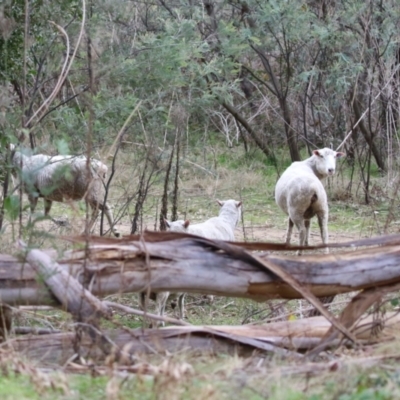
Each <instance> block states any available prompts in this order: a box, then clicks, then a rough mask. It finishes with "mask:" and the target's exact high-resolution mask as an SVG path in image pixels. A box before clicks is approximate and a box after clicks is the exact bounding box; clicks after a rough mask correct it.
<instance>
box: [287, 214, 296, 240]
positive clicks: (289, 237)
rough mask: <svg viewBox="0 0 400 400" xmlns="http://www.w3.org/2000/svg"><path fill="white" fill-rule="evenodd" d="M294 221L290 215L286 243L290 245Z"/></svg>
mask: <svg viewBox="0 0 400 400" xmlns="http://www.w3.org/2000/svg"><path fill="white" fill-rule="evenodd" d="M293 225H294V223H293V221H292V219H291V218H290V217H289V222H288V228H287V232H286V244H287V245H289V244H290V239H291V237H292V231H293Z"/></svg>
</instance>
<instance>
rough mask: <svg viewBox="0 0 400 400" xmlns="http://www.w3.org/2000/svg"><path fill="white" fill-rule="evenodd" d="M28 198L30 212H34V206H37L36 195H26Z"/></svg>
mask: <svg viewBox="0 0 400 400" xmlns="http://www.w3.org/2000/svg"><path fill="white" fill-rule="evenodd" d="M28 199H29V206H30V209H31V214H33V213H34V212H35V208H36V206H37V202H38V197H37V196H32V195H28Z"/></svg>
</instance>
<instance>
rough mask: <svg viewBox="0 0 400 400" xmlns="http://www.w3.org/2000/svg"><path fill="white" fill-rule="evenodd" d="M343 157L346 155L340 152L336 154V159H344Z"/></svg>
mask: <svg viewBox="0 0 400 400" xmlns="http://www.w3.org/2000/svg"><path fill="white" fill-rule="evenodd" d="M345 155H346V153H343V152H341V151H337V152H336V158H341V157H344V156H345Z"/></svg>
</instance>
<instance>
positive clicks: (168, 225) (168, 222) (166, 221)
mask: <svg viewBox="0 0 400 400" xmlns="http://www.w3.org/2000/svg"><path fill="white" fill-rule="evenodd" d="M164 222H165V225H167V228H171V222H170V221H168V220H167V219H166V218H164Z"/></svg>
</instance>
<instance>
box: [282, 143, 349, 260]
mask: <svg viewBox="0 0 400 400" xmlns="http://www.w3.org/2000/svg"><path fill="white" fill-rule="evenodd" d="M344 155H345V154H344V153H341V152H336V151H334V150H331V149H328V148H324V149H321V150H314V151H313V155H312V156H311V157H310V158H307V159H306V160H304V161H297V162H294V163H292V165H290V167H288V168H287V169H286V171H285V172H284V173H283V174H282V176H281V177H280V178H279V180H278V182H277V184H276V187H275V201H276V203H277V204H278V206H279V207H280V208H281V209H282V210H283V211H284V212H285V213H286V214H287V215H288V216H289V224H288V230H287V235H286V244H290V238H291V235H292V230H293V225H296V227H297V229H298V230H299V234H300V246H308V238H309V233H310V219H311V218H312V217H314V216H315V215H316V216H317V218H318V224H319V227H320V230H321V237H322V242H323V243H324V244H327V243H328V240H329V239H328V214H329V208H328V200H327V196H326V192H325V189H324V186H323V185H322V183H321V180H322V179H324V178H326V177H327V176H332V175H333V174H334V173H335V168H336V158H340V157H343V156H344ZM326 252H327V253H328V252H329V250H328V249H326ZM298 254H301V252H300V251H299V252H298Z"/></svg>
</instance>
